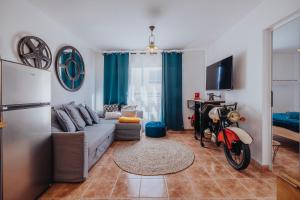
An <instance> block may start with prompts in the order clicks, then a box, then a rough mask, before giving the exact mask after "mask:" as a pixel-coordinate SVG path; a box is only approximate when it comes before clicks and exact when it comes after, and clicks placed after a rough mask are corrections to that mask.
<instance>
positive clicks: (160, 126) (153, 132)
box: [145, 122, 166, 138]
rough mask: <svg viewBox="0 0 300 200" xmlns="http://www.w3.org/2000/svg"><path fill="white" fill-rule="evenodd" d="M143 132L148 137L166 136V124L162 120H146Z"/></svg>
mask: <svg viewBox="0 0 300 200" xmlns="http://www.w3.org/2000/svg"><path fill="white" fill-rule="evenodd" d="M145 132H146V136H148V137H154V138H158V137H164V136H166V126H165V124H164V123H162V122H148V123H146V125H145Z"/></svg>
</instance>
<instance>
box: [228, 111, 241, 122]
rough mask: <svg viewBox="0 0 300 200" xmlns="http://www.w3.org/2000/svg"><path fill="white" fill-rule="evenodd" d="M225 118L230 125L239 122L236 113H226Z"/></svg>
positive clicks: (238, 115)
mask: <svg viewBox="0 0 300 200" xmlns="http://www.w3.org/2000/svg"><path fill="white" fill-rule="evenodd" d="M227 118H228V119H229V121H231V122H232V123H235V122H238V121H239V120H240V118H241V115H240V113H238V112H237V111H231V112H229V113H228V115H227Z"/></svg>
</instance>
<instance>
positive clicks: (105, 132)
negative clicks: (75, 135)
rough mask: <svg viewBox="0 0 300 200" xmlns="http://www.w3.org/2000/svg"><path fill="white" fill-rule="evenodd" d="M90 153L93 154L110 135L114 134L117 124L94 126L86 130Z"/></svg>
mask: <svg viewBox="0 0 300 200" xmlns="http://www.w3.org/2000/svg"><path fill="white" fill-rule="evenodd" d="M84 131H85V133H86V136H87V141H88V149H89V152H93V151H94V150H95V148H97V147H98V146H99V145H100V144H101V143H103V142H104V141H105V140H106V139H107V137H108V136H109V135H112V134H114V131H115V124H94V125H93V126H87V127H85V129H84Z"/></svg>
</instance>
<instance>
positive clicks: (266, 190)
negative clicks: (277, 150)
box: [40, 132, 276, 200]
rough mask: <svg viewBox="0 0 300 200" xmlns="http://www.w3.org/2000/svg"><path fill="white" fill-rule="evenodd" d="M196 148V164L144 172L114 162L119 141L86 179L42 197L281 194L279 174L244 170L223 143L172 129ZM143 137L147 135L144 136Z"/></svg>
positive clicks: (269, 197) (267, 197) (271, 198)
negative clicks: (229, 158)
mask: <svg viewBox="0 0 300 200" xmlns="http://www.w3.org/2000/svg"><path fill="white" fill-rule="evenodd" d="M167 138H168V139H171V140H176V141H178V142H180V143H183V144H185V145H186V146H188V147H189V148H190V149H192V150H193V151H194V153H195V161H194V163H193V164H192V165H191V166H190V167H189V168H187V169H186V170H183V171H181V172H178V173H175V174H170V175H165V176H139V175H134V174H129V173H127V172H124V171H122V170H121V169H120V168H118V166H116V164H115V163H114V161H113V153H114V149H115V148H116V147H117V146H118V145H120V144H122V142H114V143H113V144H112V145H111V147H110V148H109V149H108V151H107V152H106V153H105V154H104V155H103V157H102V158H101V159H100V160H99V161H98V162H97V164H96V165H95V166H94V167H93V168H92V169H91V171H90V172H89V177H88V179H87V180H86V181H85V182H83V183H77V184H67V183H57V184H54V185H52V187H50V188H49V190H48V191H46V192H45V193H44V195H43V196H42V197H41V198H40V199H43V200H50V199H72V200H73V199H74V200H79V199H147V200H154V199H158V200H159V199H165V200H166V199H174V200H175V199H176V200H179V199H195V200H202V199H203V200H204V199H247V200H250V199H261V200H262V199H264V200H275V199H276V197H275V196H276V182H275V181H276V177H275V175H274V174H273V173H271V172H261V171H260V170H258V169H256V168H255V167H253V166H252V165H250V166H249V167H248V169H246V170H244V171H243V172H238V171H236V170H234V169H232V168H231V167H230V166H229V165H228V163H227V162H226V159H225V156H224V155H223V151H222V148H221V147H220V148H216V147H215V146H212V145H211V146H209V148H201V147H200V146H199V142H197V141H196V140H195V139H194V137H193V135H192V132H180V133H178V132H177V133H175V132H173V133H168V135H167ZM142 139H146V138H145V137H143V138H142Z"/></svg>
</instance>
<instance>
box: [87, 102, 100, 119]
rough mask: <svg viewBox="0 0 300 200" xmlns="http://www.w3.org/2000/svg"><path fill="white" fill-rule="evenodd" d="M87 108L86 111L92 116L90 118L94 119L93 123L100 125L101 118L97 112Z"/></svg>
mask: <svg viewBox="0 0 300 200" xmlns="http://www.w3.org/2000/svg"><path fill="white" fill-rule="evenodd" d="M85 108H86V110H87V111H88V112H89V114H90V116H91V118H92V120H93V122H94V123H95V124H99V117H98V115H97V113H96V112H95V111H93V110H92V109H91V108H90V107H89V106H87V105H86V106H85Z"/></svg>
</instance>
